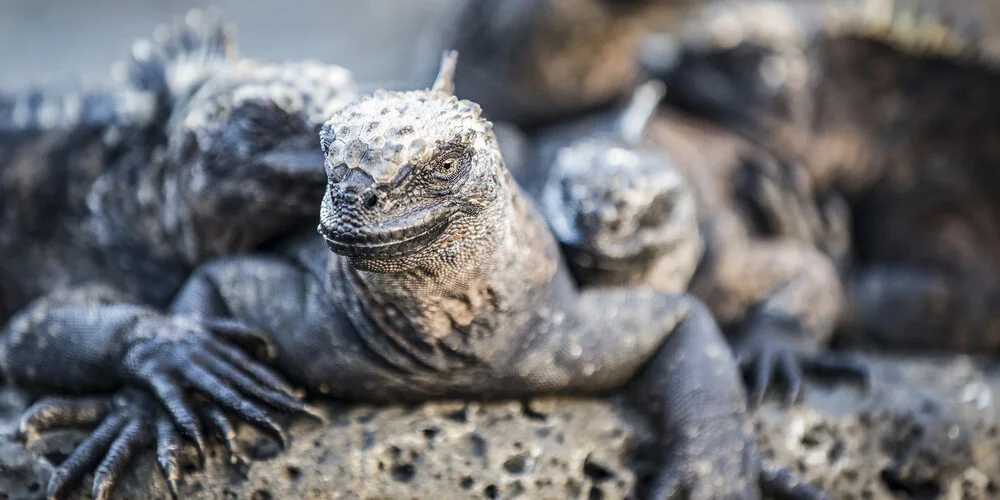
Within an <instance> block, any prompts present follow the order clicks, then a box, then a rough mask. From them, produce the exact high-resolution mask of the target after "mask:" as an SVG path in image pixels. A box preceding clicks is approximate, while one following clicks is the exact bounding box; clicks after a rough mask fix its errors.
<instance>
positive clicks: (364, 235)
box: [319, 207, 452, 259]
mask: <svg viewBox="0 0 1000 500" xmlns="http://www.w3.org/2000/svg"><path fill="white" fill-rule="evenodd" d="M451 212H452V211H451V210H449V209H447V208H446V207H442V208H431V209H428V210H425V211H423V212H422V213H421V214H417V215H415V216H413V217H407V218H406V219H405V220H401V221H395V222H393V223H391V224H386V225H382V226H380V227H366V228H356V227H354V228H352V227H350V226H348V225H345V224H340V225H338V226H336V227H331V225H330V224H321V225H320V227H319V232H320V234H322V235H323V239H325V240H326V244H327V246H329V247H330V250H331V251H332V252H334V253H336V254H338V255H342V256H344V257H348V258H351V257H359V258H363V259H399V258H403V257H407V256H410V255H415V254H417V253H419V252H421V251H422V250H424V249H426V248H427V247H429V246H431V245H432V244H433V243H434V242H435V241H437V239H438V238H439V237H440V236H441V235H442V234H444V232H445V231H446V230H447V229H448V225H449V223H450V222H451V219H452V213H451Z"/></svg>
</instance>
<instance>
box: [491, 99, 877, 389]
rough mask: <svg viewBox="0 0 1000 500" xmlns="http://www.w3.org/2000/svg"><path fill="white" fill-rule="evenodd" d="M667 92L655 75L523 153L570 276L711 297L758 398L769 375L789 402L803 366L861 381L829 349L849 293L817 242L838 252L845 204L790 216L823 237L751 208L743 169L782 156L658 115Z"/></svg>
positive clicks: (528, 179) (524, 170)
mask: <svg viewBox="0 0 1000 500" xmlns="http://www.w3.org/2000/svg"><path fill="white" fill-rule="evenodd" d="M662 95H663V89H662V84H658V82H649V83H646V84H644V85H641V86H640V87H638V88H637V90H636V91H635V93H634V96H633V99H632V102H631V103H630V104H629V106H627V107H626V108H625V109H624V110H620V111H617V112H615V113H612V114H610V116H601V115H597V116H592V117H591V118H589V119H584V120H576V121H574V122H571V123H568V124H563V125H560V126H557V127H553V128H550V129H547V130H543V131H540V132H538V133H536V134H535V135H534V137H533V138H532V140H531V141H530V142H533V143H534V145H533V146H528V147H524V148H521V149H522V151H519V153H520V155H522V156H524V157H525V158H526V159H525V160H523V163H524V165H521V166H519V167H518V170H517V172H518V174H519V176H520V178H521V179H523V180H524V182H525V184H526V185H527V186H529V187H528V189H529V191H532V192H533V196H535V197H537V199H538V200H539V202H540V206H541V209H542V213H543V214H544V215H545V217H546V220H548V221H549V223H550V225H551V227H552V230H553V233H554V234H555V236H556V238H557V240H558V241H559V242H560V244H561V246H562V248H563V251H564V253H565V254H566V259H567V261H568V263H569V264H570V267H571V269H572V271H573V275H574V276H575V277H576V278H577V279H578V280H579V281H580V282H581V283H583V284H585V285H588V286H595V285H600V286H625V285H628V286H635V285H651V286H653V287H654V288H655V289H657V290H659V291H663V292H670V293H681V292H685V291H690V292H691V293H692V294H693V295H695V296H697V297H699V298H700V299H701V300H703V301H705V303H706V304H707V305H708V306H709V308H710V309H711V311H712V313H713V314H714V315H715V317H716V320H717V321H719V322H720V323H721V325H722V326H723V328H725V329H726V330H728V331H730V332H731V333H733V337H734V340H735V346H736V354H737V357H738V358H739V360H740V361H741V363H742V364H743V365H744V366H746V367H747V368H754V370H752V372H750V373H751V374H752V376H751V377H750V380H749V382H750V386H751V388H752V389H753V395H752V396H753V397H752V400H753V401H755V402H757V403H759V402H760V401H761V400H762V398H763V396H764V393H765V391H766V390H767V389H768V386H769V385H770V383H771V379H772V375H777V376H778V377H779V380H780V381H781V382H783V383H785V385H786V386H787V394H786V397H787V399H788V400H790V401H791V400H795V399H796V398H797V397H798V394H799V388H800V387H801V384H802V377H801V368H800V366H804V367H807V368H818V369H822V370H823V371H826V372H831V371H832V372H833V373H836V374H840V375H847V376H852V377H859V376H863V375H864V374H865V372H866V370H865V369H864V367H863V366H861V365H859V364H858V363H856V362H852V361H850V360H849V359H843V358H841V357H839V356H835V355H832V354H831V353H829V352H828V351H826V350H825V349H823V348H824V345H825V343H826V341H827V340H828V339H829V338H830V336H831V334H832V333H833V327H834V325H835V324H836V320H837V318H838V317H839V315H840V314H841V307H842V305H843V296H842V287H841V283H840V280H839V277H838V275H837V269H836V267H835V265H834V263H833V262H832V261H831V258H830V257H829V256H828V255H826V254H824V253H823V252H821V251H820V250H818V249H817V248H816V247H815V246H814V245H813V243H814V242H822V243H828V244H831V248H829V253H830V254H832V255H840V254H843V253H845V249H846V248H848V247H849V243H848V242H847V241H845V236H846V233H847V227H846V226H847V224H848V220H847V218H848V217H849V215H848V214H847V213H846V211H844V210H842V208H843V207H842V205H837V204H835V203H829V204H827V205H826V206H824V207H823V208H824V209H825V210H823V211H821V210H820V209H819V208H817V207H813V211H812V213H810V214H798V217H796V218H795V219H796V220H797V219H805V218H807V217H809V216H811V217H812V219H810V220H812V221H813V222H814V223H813V224H811V225H810V226H809V227H808V228H807V229H820V228H822V229H823V231H822V233H821V234H797V233H795V231H794V228H786V227H784V225H783V224H781V220H778V219H777V218H780V216H781V215H782V214H775V217H770V215H771V214H761V213H757V212H756V211H755V210H754V208H755V207H754V206H753V205H752V204H751V203H748V201H752V200H747V199H745V198H746V197H747V196H748V193H745V192H744V191H743V187H742V186H741V184H742V182H741V181H740V178H741V177H742V176H743V175H744V173H745V172H744V171H745V170H746V169H749V168H762V167H758V166H765V167H769V168H771V169H774V168H775V167H774V166H773V165H770V164H771V163H776V162H777V160H776V159H774V158H772V157H771V156H770V155H767V154H765V153H764V152H763V151H760V150H758V149H757V148H755V147H753V146H752V145H751V144H749V143H748V142H747V141H744V140H741V139H740V138H738V137H736V136H733V135H731V134H727V133H725V132H724V131H722V130H719V129H716V128H713V127H711V126H709V125H707V124H704V123H700V122H698V121H697V120H691V119H683V118H681V117H679V116H677V115H676V114H671V113H666V112H661V113H659V114H657V115H656V116H655V117H654V116H653V115H654V112H655V111H656V110H657V107H658V105H659V101H660V98H661V97H662ZM506 138H507V137H504V139H506ZM644 138H645V139H644ZM642 142H645V143H646V144H645V145H641V144H640V143H642ZM524 149H532V150H533V151H532V152H527V153H525V152H524V151H523V150H524ZM751 164H752V165H753V166H751ZM768 187H772V188H773V187H774V186H768ZM755 188H758V189H759V188H760V187H759V186H755ZM778 188H783V186H780V185H779V186H778ZM749 194H750V195H756V192H752V193H749ZM793 195H794V193H793ZM772 205H773V203H772ZM763 222H768V224H764V223H763ZM833 243H837V244H836V245H835V246H832V244H833Z"/></svg>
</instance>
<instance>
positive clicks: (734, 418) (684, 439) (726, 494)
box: [647, 414, 760, 500]
mask: <svg viewBox="0 0 1000 500" xmlns="http://www.w3.org/2000/svg"><path fill="white" fill-rule="evenodd" d="M746 427H747V426H745V425H744V419H743V418H742V417H741V416H739V415H735V414H734V415H731V416H726V417H722V418H710V417H709V418H706V419H705V420H702V421H701V422H699V423H697V424H692V425H681V426H680V427H678V428H674V430H672V432H671V433H670V434H669V435H666V436H665V438H666V440H665V443H666V445H667V454H666V462H665V464H666V467H665V469H664V470H663V471H662V472H660V474H659V475H658V476H657V477H656V479H655V481H654V483H653V485H652V486H651V488H650V489H649V491H648V494H647V498H648V499H649V500H674V499H686V500H696V499H733V500H736V499H739V500H743V499H756V498H760V495H759V494H758V492H757V469H758V466H757V463H758V455H757V453H758V452H757V446H756V443H755V442H754V437H753V434H752V433H751V432H750V431H749V429H747V428H746Z"/></svg>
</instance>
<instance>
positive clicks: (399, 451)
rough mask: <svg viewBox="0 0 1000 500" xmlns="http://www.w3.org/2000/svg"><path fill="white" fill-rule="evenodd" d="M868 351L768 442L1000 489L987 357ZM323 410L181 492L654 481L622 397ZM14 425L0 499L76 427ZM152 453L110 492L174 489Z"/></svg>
mask: <svg viewBox="0 0 1000 500" xmlns="http://www.w3.org/2000/svg"><path fill="white" fill-rule="evenodd" d="M870 359H871V360H872V362H873V363H874V365H875V374H874V375H875V379H874V384H873V387H872V390H871V391H870V392H868V393H864V392H862V391H860V390H859V389H857V388H853V387H850V386H845V385H836V386H824V385H822V383H821V382H817V381H813V383H812V384H811V385H810V386H809V391H808V393H807V394H806V397H805V399H804V401H803V402H802V404H800V405H799V406H797V407H795V408H793V409H792V410H789V411H785V410H783V409H782V408H781V406H780V405H778V404H771V403H769V404H767V405H765V406H764V407H763V408H761V410H760V411H759V413H758V422H757V428H758V431H759V436H760V441H761V446H762V447H763V449H764V450H765V451H766V452H767V454H768V455H770V456H773V457H774V458H775V460H776V461H777V462H778V463H781V464H784V465H790V466H792V467H794V468H795V469H796V470H798V471H799V472H800V473H801V474H802V475H803V476H804V477H805V479H807V480H809V481H810V482H813V483H814V484H818V485H821V486H823V487H825V488H827V489H828V491H829V492H830V493H831V494H832V496H833V498H838V499H839V498H858V499H868V498H871V499H881V498H949V499H950V498H956V499H957V498H996V497H997V496H998V495H1000V437H998V434H1000V429H998V424H997V422H998V419H1000V410H998V409H997V403H996V401H994V399H995V398H996V397H998V396H1000V373H998V372H997V370H996V366H993V365H988V364H983V363H978V362H975V361H973V360H971V359H970V358H966V357H949V358H940V359H927V358H917V357H887V356H871V357H870ZM17 401H18V398H16V397H10V396H4V397H3V398H0V408H5V407H6V408H7V410H6V414H7V415H14V414H16V411H15V407H17V404H15V403H16V402H17ZM326 410H327V412H328V415H329V416H330V423H329V424H327V425H326V426H322V425H320V424H316V423H310V422H296V423H294V424H293V425H292V427H291V431H290V433H291V444H290V447H289V449H288V450H286V451H285V452H280V451H279V450H278V449H277V447H276V446H275V445H274V444H273V442H271V441H270V440H269V439H267V438H264V437H261V436H260V435H259V434H256V433H255V432H253V431H252V430H250V429H247V428H244V429H242V430H241V433H240V440H241V444H242V445H243V447H244V450H245V452H246V455H247V456H248V457H249V458H250V460H249V461H248V463H249V465H246V464H242V463H237V464H231V463H228V461H227V460H226V458H225V454H224V453H223V452H222V449H221V447H216V446H213V447H212V448H211V449H210V453H209V460H208V463H207V465H206V468H205V471H194V470H191V471H188V472H187V473H186V475H185V479H184V480H183V487H182V496H183V498H192V499H195V498H198V499H202V498H204V499H237V498H238V499H253V500H263V499H270V498H274V499H279V498H307V499H310V498H311V499H327V498H330V499H332V498H344V499H381V498H442V499H444V498H525V499H527V498H531V499H547V498H552V499H564V498H606V499H612V498H616V499H617V498H630V497H632V492H633V490H634V488H635V487H636V485H637V484H641V483H642V482H643V481H644V480H645V479H646V478H648V474H649V472H650V461H649V460H648V457H649V456H650V455H651V453H650V450H651V449H652V446H654V442H653V437H654V434H653V433H652V431H651V429H650V428H649V426H648V425H647V423H646V422H645V421H644V420H643V419H642V418H641V417H640V416H639V415H637V414H636V413H634V412H632V411H631V410H630V409H629V408H628V407H627V405H625V404H623V401H620V400H618V399H610V400H588V399H572V398H543V399H537V400H533V401H531V402H529V403H524V404H522V403H519V402H501V403H489V404H483V403H459V402H441V403H434V404H426V405H418V406H413V407H388V408H381V409H379V408H373V407H371V406H365V405H361V406H354V407H351V408H347V407H344V406H339V405H326ZM8 420H9V419H8ZM3 425H4V424H3V423H0V432H3V429H4V427H3ZM7 425H8V431H7V432H8V436H7V437H6V438H4V437H3V436H0V492H2V493H0V499H4V498H6V499H35V498H42V497H43V495H42V490H43V489H44V484H45V482H46V480H47V476H48V474H49V473H50V471H51V467H50V466H49V465H48V464H47V463H46V462H45V461H44V460H36V459H34V458H32V457H33V456H34V455H40V456H45V455H48V456H53V457H60V456H64V455H65V453H67V452H68V451H70V450H71V446H72V445H73V443H74V441H75V440H77V439H79V438H81V437H82V436H83V434H82V433H80V432H75V431H70V432H63V433H60V434H59V435H56V436H54V437H53V438H52V439H48V440H45V441H40V442H36V443H33V444H32V445H31V452H28V451H26V450H25V448H24V447H23V445H21V443H20V442H19V441H16V440H15V439H14V437H13V436H10V435H9V432H10V427H9V425H10V424H9V423H8V424H7ZM152 455H153V454H152V453H151V452H148V453H144V454H143V455H142V456H141V457H139V459H138V460H137V464H136V465H137V466H136V467H135V469H134V471H133V472H131V473H129V474H128V476H127V477H126V478H125V480H124V483H123V484H122V486H121V487H119V489H118V494H117V497H118V498H144V499H145V498H149V499H157V498H167V495H166V494H165V484H164V482H163V479H162V478H161V477H160V475H159V472H158V471H157V470H156V466H155V462H154V460H153V456H152ZM191 456H192V458H193V453H191ZM192 463H193V460H192ZM87 488H89V485H84V488H83V489H84V490H86V489H87ZM4 495H6V496H4ZM79 498H89V496H88V495H84V494H81V495H80V496H79Z"/></svg>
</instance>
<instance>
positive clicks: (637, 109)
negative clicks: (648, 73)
mask: <svg viewBox="0 0 1000 500" xmlns="http://www.w3.org/2000/svg"><path fill="white" fill-rule="evenodd" d="M666 93H667V87H666V85H664V84H663V82H661V81H659V80H650V81H648V82H646V83H643V84H642V85H639V86H638V87H636V89H635V91H634V92H633V93H632V99H631V100H630V101H629V104H628V107H626V108H625V110H624V111H623V112H622V114H621V116H620V117H619V118H618V131H619V133H620V134H621V137H622V139H623V140H624V141H625V142H626V143H627V144H631V145H633V146H634V145H638V144H639V141H640V140H642V135H643V134H644V133H645V132H646V126H647V125H648V124H649V121H650V119H651V118H652V117H653V114H654V113H656V109H657V107H658V106H659V105H660V101H661V100H663V96H664V95H666Z"/></svg>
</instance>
